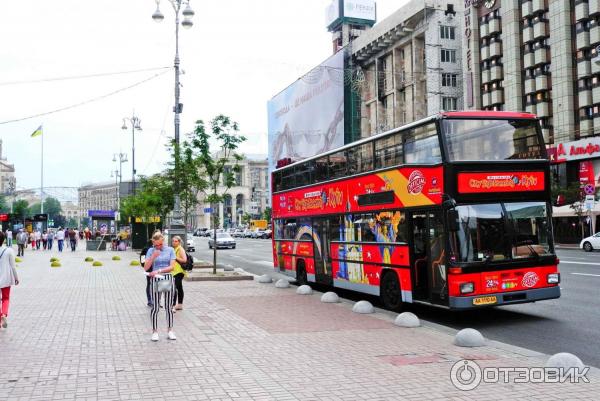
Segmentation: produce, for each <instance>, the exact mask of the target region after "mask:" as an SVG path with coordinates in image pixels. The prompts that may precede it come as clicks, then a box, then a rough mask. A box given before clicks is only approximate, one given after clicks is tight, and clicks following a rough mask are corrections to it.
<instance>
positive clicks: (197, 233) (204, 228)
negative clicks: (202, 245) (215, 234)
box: [194, 227, 208, 237]
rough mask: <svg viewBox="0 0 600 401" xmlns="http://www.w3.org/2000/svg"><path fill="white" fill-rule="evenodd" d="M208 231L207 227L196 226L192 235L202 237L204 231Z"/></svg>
mask: <svg viewBox="0 0 600 401" xmlns="http://www.w3.org/2000/svg"><path fill="white" fill-rule="evenodd" d="M207 231H208V228H206V227H203V228H198V229H197V230H196V231H194V236H195V237H204V236H205V233H206V232H207Z"/></svg>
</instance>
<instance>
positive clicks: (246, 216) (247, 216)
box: [242, 213, 252, 224]
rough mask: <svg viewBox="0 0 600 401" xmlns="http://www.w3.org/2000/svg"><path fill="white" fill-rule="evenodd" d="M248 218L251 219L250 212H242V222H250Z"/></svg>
mask: <svg viewBox="0 0 600 401" xmlns="http://www.w3.org/2000/svg"><path fill="white" fill-rule="evenodd" d="M250 220H252V216H251V215H250V213H244V215H243V216H242V223H243V224H250Z"/></svg>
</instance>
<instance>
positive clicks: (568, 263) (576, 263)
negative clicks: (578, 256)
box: [560, 259, 600, 266]
mask: <svg viewBox="0 0 600 401" xmlns="http://www.w3.org/2000/svg"><path fill="white" fill-rule="evenodd" d="M560 263H565V264H567V265H594V266H600V263H593V262H575V261H571V260H564V259H561V260H560Z"/></svg>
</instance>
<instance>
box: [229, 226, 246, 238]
mask: <svg viewBox="0 0 600 401" xmlns="http://www.w3.org/2000/svg"><path fill="white" fill-rule="evenodd" d="M231 236H232V237H234V238H242V237H243V236H244V230H240V229H239V228H238V229H237V230H235V231H234V232H233V234H231Z"/></svg>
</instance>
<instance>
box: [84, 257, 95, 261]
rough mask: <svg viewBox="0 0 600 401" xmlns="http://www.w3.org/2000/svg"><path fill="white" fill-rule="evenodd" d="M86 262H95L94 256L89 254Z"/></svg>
mask: <svg viewBox="0 0 600 401" xmlns="http://www.w3.org/2000/svg"><path fill="white" fill-rule="evenodd" d="M85 261H86V262H93V261H94V258H92V257H91V256H88V257H87V258H85Z"/></svg>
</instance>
